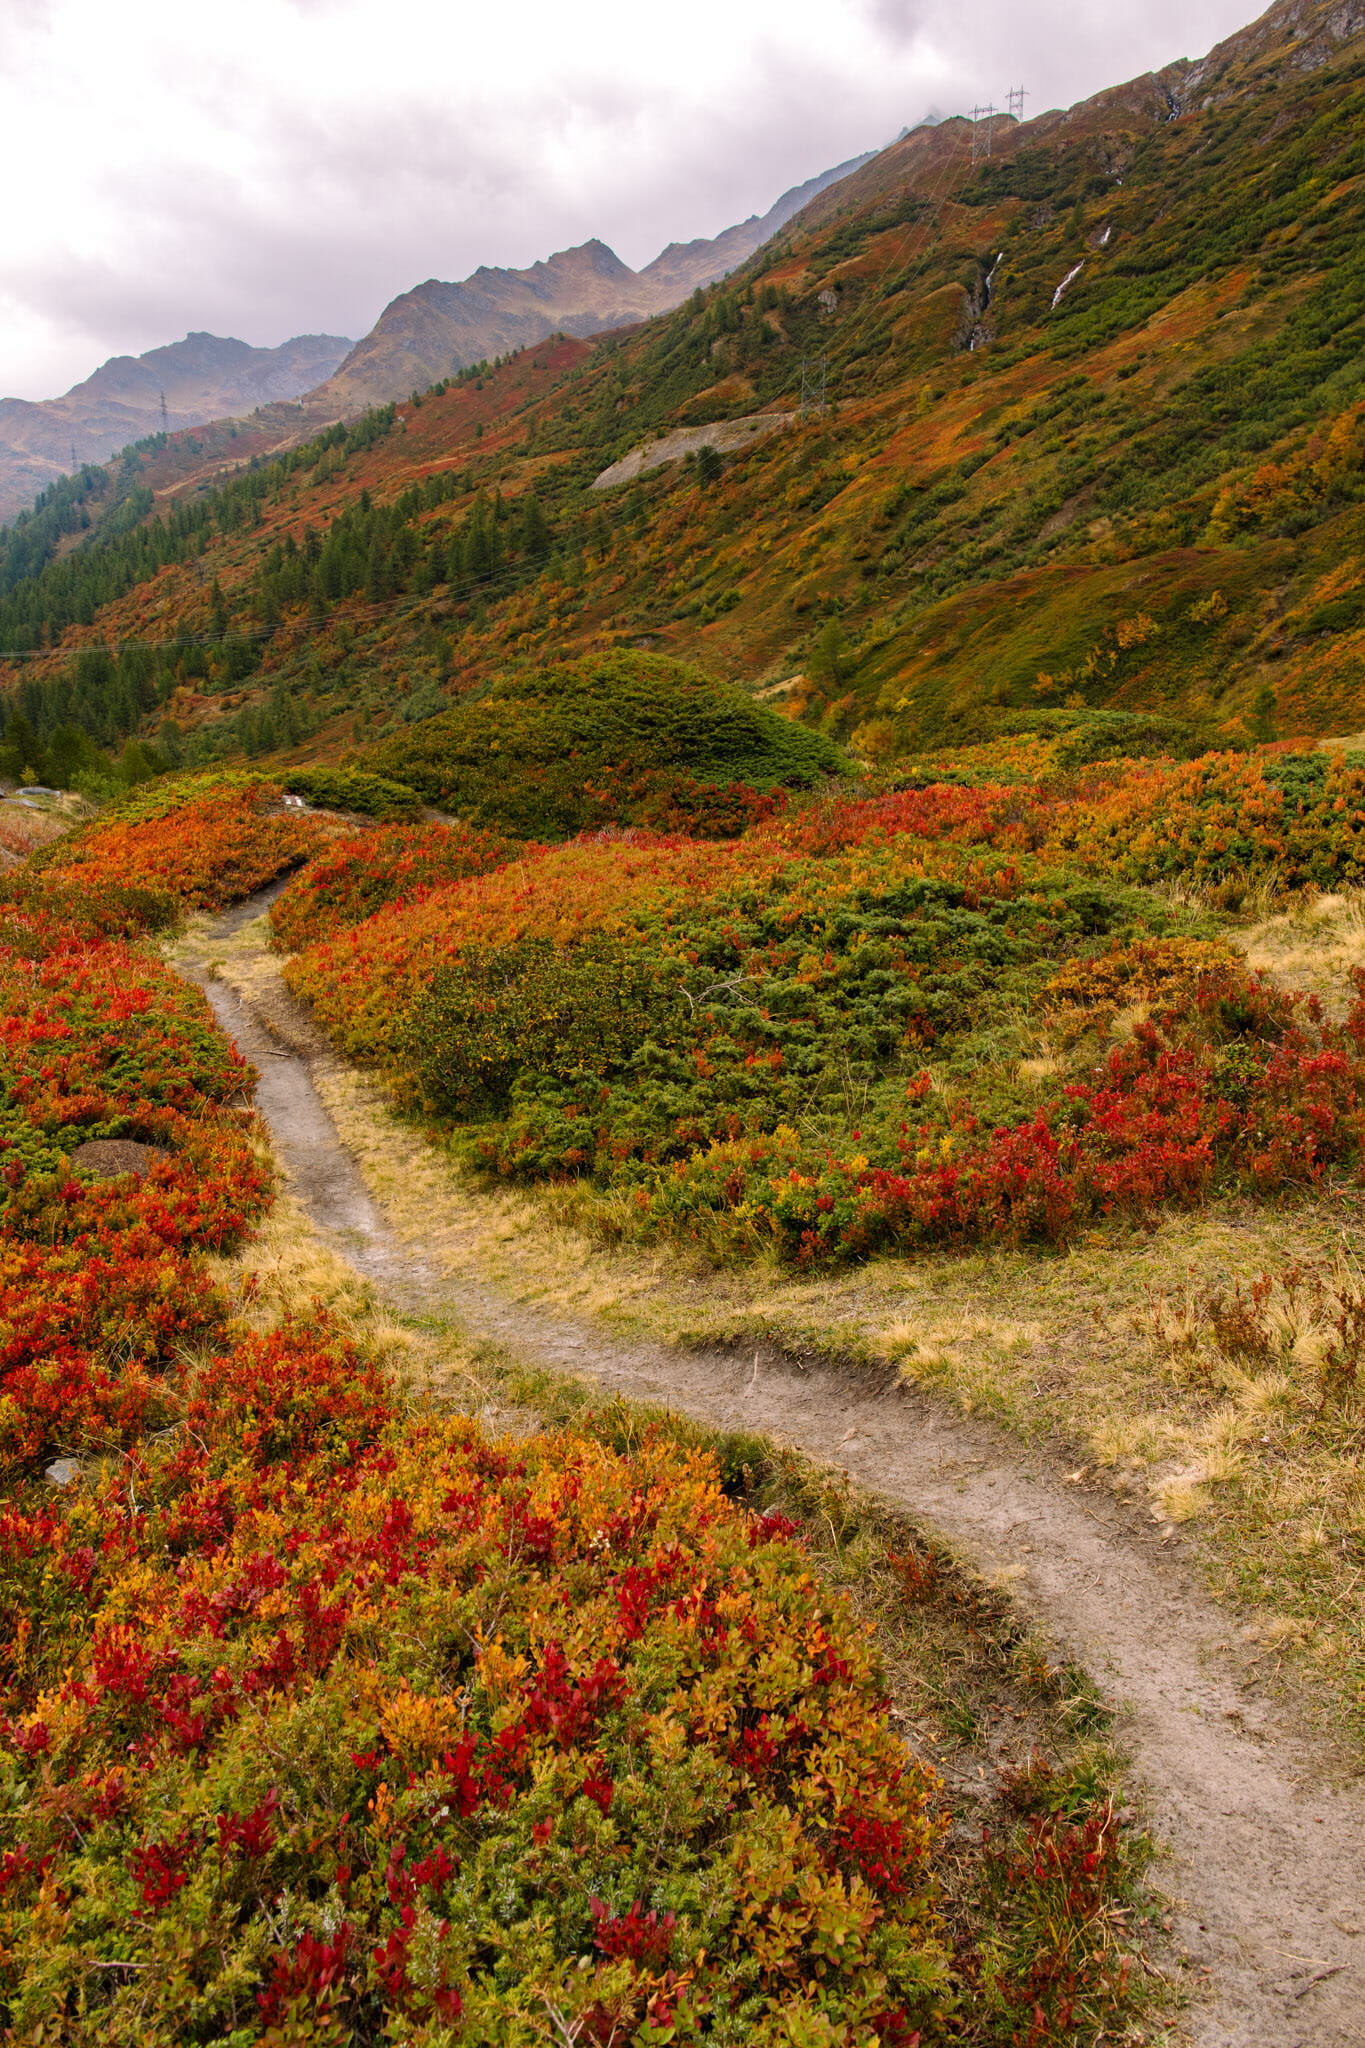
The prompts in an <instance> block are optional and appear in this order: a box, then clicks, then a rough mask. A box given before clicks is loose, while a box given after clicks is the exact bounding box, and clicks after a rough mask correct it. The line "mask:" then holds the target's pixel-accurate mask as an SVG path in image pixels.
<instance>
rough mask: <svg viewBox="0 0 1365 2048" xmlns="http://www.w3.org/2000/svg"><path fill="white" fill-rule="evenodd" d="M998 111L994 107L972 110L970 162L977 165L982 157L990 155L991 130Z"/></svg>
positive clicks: (974, 108)
mask: <svg viewBox="0 0 1365 2048" xmlns="http://www.w3.org/2000/svg"><path fill="white" fill-rule="evenodd" d="M998 111H999V110H998V109H997V108H995V107H973V108H972V162H973V163H978V162H979V161H980V160H981V158H982V157H983V156H989V155H990V153H991V128H992V123H993V122H994V120H995V117H996V114H997V112H998Z"/></svg>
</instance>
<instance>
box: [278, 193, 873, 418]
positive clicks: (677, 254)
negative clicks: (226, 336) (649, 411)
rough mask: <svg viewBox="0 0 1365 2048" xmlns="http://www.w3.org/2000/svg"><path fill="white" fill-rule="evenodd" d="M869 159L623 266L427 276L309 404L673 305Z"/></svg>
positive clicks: (338, 400)
mask: <svg viewBox="0 0 1365 2048" xmlns="http://www.w3.org/2000/svg"><path fill="white" fill-rule="evenodd" d="M867 161H868V158H867V157H866V156H861V157H854V158H853V159H852V160H851V161H850V162H848V163H846V164H838V165H836V166H835V168H834V169H833V170H831V171H823V172H821V174H820V176H819V177H817V178H810V179H808V180H807V182H806V183H805V184H804V185H796V186H793V188H792V190H791V191H790V192H784V193H783V195H782V197H781V198H780V199H779V200H778V201H777V204H776V205H775V206H773V207H771V208H770V209H769V211H768V212H767V213H765V214H761V215H760V214H753V215H751V216H750V218H749V219H748V220H746V221H741V222H739V224H738V225H737V226H735V227H732V228H727V229H726V230H725V232H724V233H723V234H720V235H717V236H715V237H714V238H713V239H712V240H709V241H708V240H699V241H695V242H670V243H669V245H668V247H667V248H666V249H665V250H664V251H663V252H662V253H661V254H660V255H658V256H656V257H655V258H654V261H653V262H652V263H649V264H646V266H645V268H644V269H643V270H639V271H636V270H632V269H631V268H630V266H629V264H626V263H623V262H622V261H621V259H620V257H619V256H617V255H616V254H615V253H614V252H613V251H612V250H610V249H609V248H608V247H607V245H606V243H605V242H599V241H591V242H584V243H583V244H582V245H581V246H580V247H579V248H577V249H561V250H560V251H559V253H558V255H555V256H551V257H550V258H549V259H548V261H546V262H543V263H533V264H532V265H531V266H530V268H529V269H528V270H501V269H489V268H487V267H481V268H480V269H478V270H476V271H475V272H474V274H473V276H472V277H467V278H465V279H464V280H463V282H462V283H460V284H445V283H442V282H441V280H440V279H438V278H434V277H433V278H428V280H427V282H426V283H425V284H419V285H418V286H417V287H416V288H415V290H413V291H410V292H404V293H403V295H402V297H401V298H397V299H394V300H393V302H392V304H390V305H388V306H386V307H385V308H384V311H383V312H382V313H381V314H380V316H379V319H378V320H377V321H376V323H375V325H374V327H373V328H372V329H371V331H370V332H369V334H367V335H366V336H365V338H364V340H363V341H360V342H357V343H356V346H355V347H354V348H353V349H352V351H351V353H350V355H349V356H348V357H347V358H346V360H345V362H344V363H343V364H342V365H341V367H340V369H339V370H338V371H337V373H336V375H335V376H334V377H331V378H329V379H328V381H327V383H326V384H325V385H323V387H322V388H321V389H320V390H318V391H316V392H314V393H312V394H311V396H310V401H309V403H310V409H312V408H314V407H319V408H321V411H322V412H323V413H327V414H329V415H336V414H341V415H343V416H344V415H350V414H352V413H356V412H360V411H362V410H363V409H364V408H365V407H366V406H368V405H383V404H386V403H387V402H388V401H389V400H390V399H392V398H406V397H407V395H408V393H409V392H410V391H414V390H416V391H423V390H425V389H426V387H427V385H429V384H434V383H436V382H437V381H438V380H439V379H440V378H442V377H448V376H450V375H451V374H452V372H453V371H455V370H460V369H464V368H465V367H466V366H467V365H468V364H470V363H478V362H483V361H484V360H485V359H486V360H488V361H490V362H491V361H492V359H493V357H494V356H501V355H508V354H510V353H511V352H512V351H513V350H514V349H519V348H530V347H534V345H535V344H536V343H537V342H539V341H544V340H545V339H546V338H547V337H548V336H549V335H551V334H556V333H558V334H575V335H580V336H581V335H588V334H600V333H602V332H603V331H604V330H605V329H606V328H609V327H628V326H631V325H632V324H633V323H634V322H635V321H637V320H646V319H648V318H649V316H650V314H651V313H666V312H668V311H669V310H670V309H671V308H672V307H674V306H677V305H680V304H681V302H682V301H683V300H684V299H685V298H686V297H687V296H688V294H689V293H690V292H694V291H695V290H696V289H697V287H698V286H699V285H707V284H711V283H713V282H714V280H715V279H716V278H718V277H724V276H725V275H726V273H727V272H728V271H731V270H733V269H734V268H735V267H736V265H737V264H740V263H743V262H744V260H745V258H746V257H748V256H752V255H753V253H754V251H755V249H758V248H760V247H761V246H762V244H763V243H764V242H766V241H767V240H768V238H769V236H770V235H774V234H776V232H777V230H778V228H780V227H781V226H783V224H784V223H785V222H786V221H789V220H790V219H791V218H792V216H793V215H794V214H796V213H798V212H799V211H800V209H801V208H802V207H803V206H805V205H806V204H807V203H808V202H809V201H810V200H811V199H813V198H814V197H815V195H816V194H817V193H819V192H823V191H824V190H825V189H826V187H827V186H829V185H833V184H836V183H837V182H838V181H839V179H841V178H843V177H846V176H847V175H848V174H849V172H850V171H854V170H857V169H858V168H859V167H860V166H861V165H863V164H865V163H866V162H867Z"/></svg>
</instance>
